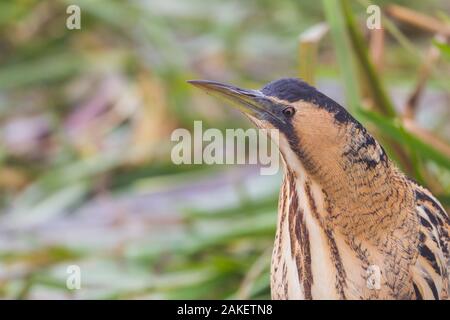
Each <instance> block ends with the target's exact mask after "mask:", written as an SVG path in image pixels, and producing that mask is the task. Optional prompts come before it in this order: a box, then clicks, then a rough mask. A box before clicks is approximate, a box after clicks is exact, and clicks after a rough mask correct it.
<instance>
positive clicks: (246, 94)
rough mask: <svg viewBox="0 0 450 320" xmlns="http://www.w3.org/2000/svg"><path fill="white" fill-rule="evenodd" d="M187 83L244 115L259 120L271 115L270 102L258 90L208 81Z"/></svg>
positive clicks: (190, 81)
mask: <svg viewBox="0 0 450 320" xmlns="http://www.w3.org/2000/svg"><path fill="white" fill-rule="evenodd" d="M188 83H190V84H192V85H194V86H196V87H198V88H201V89H203V90H205V91H206V92H209V93H211V94H212V95H214V96H218V97H220V98H225V100H227V101H229V102H231V103H232V105H233V106H234V107H236V108H237V109H239V110H240V111H242V112H243V113H244V114H247V115H250V116H252V117H255V118H256V119H259V120H264V119H267V116H268V115H269V116H270V115H272V116H273V114H272V113H271V111H270V108H271V105H272V103H271V101H270V100H269V99H268V98H267V97H266V96H264V95H263V94H262V93H261V92H260V91H258V90H247V89H241V88H237V87H234V86H231V85H228V84H224V83H220V82H215V81H209V80H189V81H188Z"/></svg>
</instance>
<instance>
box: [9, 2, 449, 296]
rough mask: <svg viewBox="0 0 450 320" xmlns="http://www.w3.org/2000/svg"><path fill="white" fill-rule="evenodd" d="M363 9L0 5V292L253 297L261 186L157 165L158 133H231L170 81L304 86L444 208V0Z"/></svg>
mask: <svg viewBox="0 0 450 320" xmlns="http://www.w3.org/2000/svg"><path fill="white" fill-rule="evenodd" d="M371 3H372V2H370V1H366V0H359V1H351V2H350V1H334V0H323V1H322V2H318V1H315V2H309V1H308V2H305V1H302V2H300V1H293V0H292V1H268V0H261V1H257V0H250V1H237V0H236V1H227V2H224V1H219V0H212V1H201V0H189V1H177V0H164V1H151V0H148V1H145V0H141V1H111V0H109V1H101V0H97V1H92V0H91V1H90V0H77V1H76V0H58V1H54V0H17V1H2V2H0V53H1V54H0V124H1V126H0V130H1V131H0V208H1V210H0V297H1V298H24V299H27V298H118V299H130V298H169V299H170V298H190V299H195V298H268V297H269V265H270V253H271V246H272V242H273V237H274V232H275V221H276V206H277V196H278V189H279V183H280V180H279V177H257V174H256V172H257V171H256V170H252V169H251V168H249V167H223V166H221V167H211V166H202V165H192V166H174V165H173V164H172V163H171V162H170V149H171V143H170V134H171V132H172V131H173V129H175V128H178V127H186V128H192V126H193V120H200V119H201V120H203V121H204V125H205V126H210V127H218V128H221V129H224V128H229V127H242V126H248V123H247V122H246V121H245V120H243V119H242V118H243V117H241V116H239V115H238V114H236V113H235V112H233V111H230V110H229V109H228V108H220V106H219V105H217V104H218V102H217V101H215V100H214V99H211V98H210V97H208V96H206V95H204V94H203V93H201V92H198V91H196V90H192V88H190V87H189V86H188V85H187V84H186V82H185V81H186V80H188V79H193V78H206V79H215V80H220V81H223V82H230V83H235V84H238V85H240V86H242V87H249V88H250V87H251V88H253V87H255V88H256V87H259V86H261V85H262V84H264V83H266V82H268V81H271V80H273V79H276V78H279V77H282V76H283V77H284V76H301V77H303V78H305V79H306V80H308V81H310V82H313V83H316V84H317V85H318V86H319V88H320V89H321V90H322V91H324V92H326V93H327V94H329V95H330V96H332V97H333V98H335V99H338V100H339V99H340V100H341V101H343V102H344V104H345V105H346V106H348V108H349V110H350V111H351V112H352V114H354V115H355V116H356V117H357V118H358V119H359V120H360V121H362V122H363V123H364V124H365V125H367V126H368V128H369V130H370V131H371V132H373V133H374V134H375V135H376V136H377V137H378V138H379V139H380V140H381V141H382V143H383V145H384V146H385V148H386V150H387V152H388V153H389V154H390V156H391V157H392V158H393V159H394V160H395V161H397V163H398V164H399V166H400V167H401V168H402V169H403V170H404V171H405V172H407V173H408V175H409V176H411V177H412V178H414V179H416V180H417V181H419V182H420V183H421V184H423V185H424V186H426V187H428V188H430V190H432V191H433V193H434V194H436V195H437V196H438V197H439V198H440V199H441V201H442V202H443V204H444V205H445V206H447V208H448V207H450V170H449V169H450V146H449V141H450V126H449V125H448V123H449V119H450V112H449V111H450V108H449V107H450V99H449V98H450V97H449V94H450V92H449V88H450V78H449V77H448V75H449V71H450V46H449V37H450V32H449V28H450V27H449V26H450V18H449V11H450V7H449V3H448V2H447V1H444V0H441V1H440V0H434V1H427V2H424V1H406V0H404V1H374V2H373V3H375V4H378V5H380V6H381V8H382V22H383V29H382V30H368V29H367V28H366V27H365V25H366V18H367V13H366V8H367V6H368V5H370V4H371ZM393 3H395V5H394V4H393ZM70 4H77V5H79V6H80V8H81V12H82V16H81V17H82V18H81V21H82V23H81V25H82V29H81V30H68V29H67V28H66V27H65V25H66V18H67V16H68V15H67V13H66V8H67V6H68V5H70ZM406 7H407V9H406V10H405V8H406ZM341 92H344V93H345V96H341V95H340V93H341ZM70 264H77V265H80V266H81V270H82V289H81V290H75V291H69V290H67V289H66V277H67V273H66V268H67V266H68V265H70Z"/></svg>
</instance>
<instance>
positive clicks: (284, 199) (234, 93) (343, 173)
mask: <svg viewBox="0 0 450 320" xmlns="http://www.w3.org/2000/svg"><path fill="white" fill-rule="evenodd" d="M191 83H192V84H194V85H196V86H198V87H201V88H203V89H206V90H208V91H211V92H212V93H214V94H217V95H220V96H222V97H225V98H227V99H228V100H231V101H232V102H234V103H235V104H237V106H238V107H239V109H240V110H242V111H243V112H244V113H245V114H246V115H247V116H248V117H249V118H250V120H251V121H252V122H253V123H255V124H256V126H257V127H260V128H275V129H278V130H279V132H280V140H279V141H278V142H277V143H278V146H279V150H280V153H281V158H282V161H283V163H284V167H285V174H284V181H283V184H282V187H281V191H280V200H279V214H278V222H277V223H278V225H277V233H276V238H275V244H274V249H273V255H272V266H271V290H272V298H273V299H448V291H449V271H448V267H449V250H450V248H449V246H450V245H449V242H450V241H449V240H450V236H449V234H450V227H449V225H450V222H449V216H448V214H447V213H446V212H445V211H444V209H443V207H442V206H441V205H440V204H439V202H438V201H437V200H436V199H435V198H434V197H433V196H432V195H431V193H430V192H429V191H427V190H426V189H424V188H423V187H421V186H419V185H417V184H416V183H415V182H413V181H411V180H410V179H408V178H407V177H406V176H405V175H404V174H403V173H401V172H400V171H399V170H398V169H397V167H396V166H395V165H394V164H393V163H392V162H391V161H390V160H389V159H388V157H387V155H386V153H385V152H384V150H383V148H382V147H381V145H380V144H379V143H378V142H377V141H376V140H375V139H374V138H373V137H372V136H371V135H370V134H369V133H368V132H367V131H366V129H365V128H364V127H363V126H362V125H361V124H360V123H359V122H357V121H356V120H355V119H354V118H353V117H351V115H350V114H349V113H348V112H347V111H346V110H345V109H344V108H342V107H341V106H340V105H339V104H337V103H336V102H334V101H333V100H332V99H330V98H328V97H327V96H325V95H323V94H322V93H320V92H319V91H317V90H316V89H315V88H313V87H311V86H309V85H308V84H306V83H305V82H303V81H301V80H299V79H281V80H277V81H274V82H271V83H269V84H268V85H266V86H265V87H264V88H262V89H261V90H244V89H240V88H236V87H233V86H229V85H224V84H221V83H217V82H211V81H191ZM374 277H375V278H374ZM377 277H378V279H377ZM374 279H375V282H374V283H375V285H374V283H372V282H371V281H372V280H374ZM377 280H379V287H378V286H377Z"/></svg>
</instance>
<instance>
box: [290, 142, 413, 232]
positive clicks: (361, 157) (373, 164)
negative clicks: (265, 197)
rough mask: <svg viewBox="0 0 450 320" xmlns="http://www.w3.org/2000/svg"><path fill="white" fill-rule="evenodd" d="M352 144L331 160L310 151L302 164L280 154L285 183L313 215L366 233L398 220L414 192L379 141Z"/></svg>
mask: <svg viewBox="0 0 450 320" xmlns="http://www.w3.org/2000/svg"><path fill="white" fill-rule="evenodd" d="M355 149H358V148H355V146H353V147H352V149H349V150H344V152H343V154H342V155H341V156H340V157H334V158H333V159H332V161H330V159H323V158H316V159H315V158H314V157H311V156H310V157H309V158H308V161H309V162H308V163H307V164H306V165H305V162H302V161H301V160H302V159H301V158H299V157H298V156H297V155H296V156H294V155H285V154H284V155H283V159H284V160H285V161H284V163H285V169H286V174H285V178H284V184H285V185H289V186H291V187H290V188H288V189H289V190H294V192H296V193H297V194H298V195H297V197H298V198H299V199H304V200H305V201H306V202H307V206H308V209H309V210H307V211H308V212H310V213H312V214H313V216H314V217H313V218H314V219H319V220H321V223H326V224H328V225H329V227H330V228H332V229H334V230H340V231H341V232H342V233H345V234H348V235H353V236H356V235H359V234H365V235H366V236H367V237H369V236H370V234H371V232H373V230H375V229H376V230H383V228H384V230H388V229H391V228H394V227H395V226H396V225H398V223H399V221H402V220H403V219H402V218H405V216H404V215H405V212H407V211H408V210H405V208H408V207H411V206H412V204H413V194H412V191H411V189H410V188H409V187H408V183H407V180H406V178H405V177H404V175H403V174H402V173H401V172H400V171H399V170H398V169H397V168H396V167H395V165H393V164H392V162H391V161H389V159H387V156H386V155H385V154H384V151H383V150H382V148H381V147H380V146H379V145H378V143H376V142H375V144H374V148H365V149H366V150H364V148H362V147H360V148H359V149H358V152H356V151H353V150H355ZM371 149H373V150H371ZM289 158H291V159H289ZM371 230H372V231H371ZM377 232H378V231H377Z"/></svg>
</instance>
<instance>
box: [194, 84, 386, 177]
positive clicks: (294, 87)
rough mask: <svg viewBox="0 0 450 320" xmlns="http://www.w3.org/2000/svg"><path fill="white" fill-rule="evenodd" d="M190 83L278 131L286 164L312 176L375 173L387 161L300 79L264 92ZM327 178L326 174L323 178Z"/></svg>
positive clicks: (334, 106)
mask: <svg viewBox="0 0 450 320" xmlns="http://www.w3.org/2000/svg"><path fill="white" fill-rule="evenodd" d="M189 83H191V84H193V85H195V86H197V87H199V88H201V89H204V90H206V91H207V92H209V93H211V94H212V95H215V96H219V97H222V98H225V99H226V100H228V101H229V102H231V104H232V105H234V106H235V107H236V108H238V109H239V110H240V111H242V112H243V113H244V114H245V115H246V116H247V117H248V118H250V120H251V121H252V122H253V123H255V125H256V126H257V127H259V128H265V129H278V130H279V138H280V141H279V142H278V144H279V149H280V152H281V154H282V157H283V159H284V163H285V164H286V165H287V166H288V167H290V169H292V171H297V170H296V167H301V168H302V169H306V170H307V171H309V173H310V174H312V173H319V174H320V172H319V171H320V170H325V171H327V172H334V173H335V174H336V175H339V172H342V170H344V169H346V168H349V167H350V166H352V165H353V164H356V166H353V169H357V166H358V164H359V165H360V167H361V169H362V170H364V169H366V168H365V167H373V166H375V165H377V164H379V163H381V162H385V161H386V156H385V154H384V151H383V150H382V148H381V146H379V145H378V143H377V142H376V141H375V140H374V139H373V138H372V136H371V135H370V134H369V133H367V131H366V130H365V128H364V127H363V126H362V125H361V124H360V123H359V122H358V121H356V120H355V119H354V118H353V117H352V116H351V115H350V114H349V113H348V112H347V111H346V110H345V109H344V108H343V107H342V106H340V105H339V104H338V103H337V102H335V101H333V100H332V99H330V98H329V97H327V96H326V95H324V94H323V93H321V92H319V91H318V90H316V89H315V88H314V87H312V86H310V85H308V84H307V83H306V82H304V81H302V80H300V79H296V78H285V79H280V80H276V81H273V82H270V83H269V84H267V85H265V86H264V87H263V88H262V89H260V90H248V89H241V88H238V87H235V86H231V85H228V84H223V83H219V82H214V81H207V80H192V81H189ZM322 173H323V172H322Z"/></svg>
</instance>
